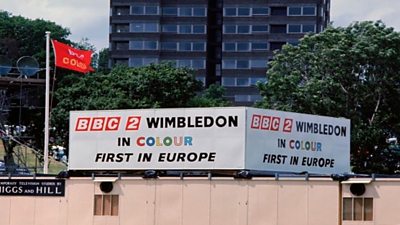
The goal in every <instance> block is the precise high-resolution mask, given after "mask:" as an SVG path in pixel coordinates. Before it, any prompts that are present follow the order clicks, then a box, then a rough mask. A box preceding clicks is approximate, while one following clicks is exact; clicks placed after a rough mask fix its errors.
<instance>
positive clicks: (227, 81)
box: [222, 77, 236, 87]
mask: <svg viewBox="0 0 400 225" xmlns="http://www.w3.org/2000/svg"><path fill="white" fill-rule="evenodd" d="M222 86H225V87H234V86H236V78H234V77H222Z"/></svg>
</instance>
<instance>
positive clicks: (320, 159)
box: [245, 108, 350, 174]
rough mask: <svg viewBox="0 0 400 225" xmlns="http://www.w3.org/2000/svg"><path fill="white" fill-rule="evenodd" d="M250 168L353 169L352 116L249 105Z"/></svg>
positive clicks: (247, 157)
mask: <svg viewBox="0 0 400 225" xmlns="http://www.w3.org/2000/svg"><path fill="white" fill-rule="evenodd" d="M245 157H246V169H250V170H264V171H265V170H269V171H290V172H309V173H320V174H332V173H345V172H350V120H348V119H342V118H332V117H325V116H317V115H307V114H300V113H290V112H282V111H274V110H265V109H255V108H248V109H247V122H246V156H245Z"/></svg>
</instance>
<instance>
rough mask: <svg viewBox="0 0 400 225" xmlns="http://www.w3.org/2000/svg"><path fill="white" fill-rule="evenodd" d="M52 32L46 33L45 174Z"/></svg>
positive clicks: (47, 164) (46, 167) (47, 153)
mask: <svg viewBox="0 0 400 225" xmlns="http://www.w3.org/2000/svg"><path fill="white" fill-rule="evenodd" d="M49 96H50V31H46V99H45V107H44V111H45V112H44V156H43V157H44V165H43V173H44V174H48V168H49V114H50V113H49V111H50V110H49V105H50V97H49Z"/></svg>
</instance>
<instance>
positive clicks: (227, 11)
mask: <svg viewBox="0 0 400 225" xmlns="http://www.w3.org/2000/svg"><path fill="white" fill-rule="evenodd" d="M250 9H251V8H245V7H240V8H236V7H227V8H224V16H227V17H228V16H250Z"/></svg>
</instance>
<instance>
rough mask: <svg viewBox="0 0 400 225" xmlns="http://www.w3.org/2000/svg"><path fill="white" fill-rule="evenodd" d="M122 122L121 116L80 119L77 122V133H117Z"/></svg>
mask: <svg viewBox="0 0 400 225" xmlns="http://www.w3.org/2000/svg"><path fill="white" fill-rule="evenodd" d="M120 122H121V117H120V116H112V117H80V118H77V120H76V125H75V131H116V130H118V129H119V125H120Z"/></svg>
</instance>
